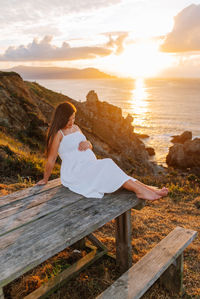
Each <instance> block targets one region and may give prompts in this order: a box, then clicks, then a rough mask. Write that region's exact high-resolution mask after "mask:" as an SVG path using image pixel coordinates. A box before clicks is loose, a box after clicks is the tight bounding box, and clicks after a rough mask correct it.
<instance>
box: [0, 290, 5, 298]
mask: <svg viewBox="0 0 200 299" xmlns="http://www.w3.org/2000/svg"><path fill="white" fill-rule="evenodd" d="M0 299H4V294H3V288H0Z"/></svg>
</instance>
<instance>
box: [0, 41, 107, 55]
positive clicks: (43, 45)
mask: <svg viewBox="0 0 200 299" xmlns="http://www.w3.org/2000/svg"><path fill="white" fill-rule="evenodd" d="M52 39H53V37H52V36H45V37H44V38H43V39H42V40H41V41H38V40H37V39H34V40H33V42H32V43H30V44H28V45H27V46H24V45H21V46H19V47H16V48H15V47H9V48H8V49H7V50H6V51H5V52H4V54H3V55H0V61H42V60H43V61H45V60H46V61H47V60H52V61H53V60H54V61H56V60H77V59H92V58H96V57H97V56H107V55H110V54H111V53H112V50H111V49H108V48H106V47H98V46H93V47H92V46H91V47H86V46H85V47H71V46H70V45H69V43H67V42H63V44H62V46H61V47H57V46H55V45H53V44H52V43H51V42H52Z"/></svg>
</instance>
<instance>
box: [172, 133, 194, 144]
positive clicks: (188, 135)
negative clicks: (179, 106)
mask: <svg viewBox="0 0 200 299" xmlns="http://www.w3.org/2000/svg"><path fill="white" fill-rule="evenodd" d="M172 137H173V139H172V140H171V142H172V143H182V144H183V143H184V142H185V141H187V140H192V132H190V131H185V132H183V133H182V134H181V135H175V136H172Z"/></svg>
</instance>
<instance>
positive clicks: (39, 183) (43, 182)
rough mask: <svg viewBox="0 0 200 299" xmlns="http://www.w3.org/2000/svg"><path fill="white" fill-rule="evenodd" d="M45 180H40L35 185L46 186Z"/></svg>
mask: <svg viewBox="0 0 200 299" xmlns="http://www.w3.org/2000/svg"><path fill="white" fill-rule="evenodd" d="M47 182H48V181H47V180H45V179H42V180H40V181H39V182H37V184H36V185H46V184H47Z"/></svg>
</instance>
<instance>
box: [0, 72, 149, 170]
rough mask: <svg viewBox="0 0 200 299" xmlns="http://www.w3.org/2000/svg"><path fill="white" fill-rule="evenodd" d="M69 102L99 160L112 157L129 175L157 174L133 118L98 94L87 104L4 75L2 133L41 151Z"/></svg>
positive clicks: (0, 82)
mask: <svg viewBox="0 0 200 299" xmlns="http://www.w3.org/2000/svg"><path fill="white" fill-rule="evenodd" d="M66 100H68V101H71V102H72V103H73V104H74V105H75V106H76V107H77V116H76V123H77V124H78V125H79V126H80V128H81V129H82V131H83V133H84V134H85V135H86V137H87V138H88V139H89V140H90V141H91V142H92V144H93V149H94V152H95V153H96V155H97V156H98V158H104V157H111V158H112V159H113V160H115V162H116V163H117V164H118V165H119V166H120V167H122V168H123V169H124V170H126V171H127V172H128V173H129V174H133V173H136V174H138V175H140V174H145V173H152V172H153V166H152V164H151V163H150V162H149V160H148V154H147V152H146V150H145V146H144V144H143V142H142V141H140V140H139V139H138V137H137V136H136V135H135V134H134V132H133V131H134V130H133V126H132V117H131V116H130V115H128V116H127V117H126V118H124V117H123V116H122V111H121V109H120V108H118V107H116V106H113V105H111V104H108V103H107V102H101V101H99V99H98V96H97V95H96V93H95V92H94V91H90V92H89V93H88V95H87V99H86V101H85V102H78V101H75V100H73V99H71V98H69V97H67V96H64V95H62V94H59V93H55V92H53V91H50V90H48V89H46V88H44V87H42V86H40V85H39V84H37V83H31V82H24V81H23V80H22V78H21V77H20V76H19V75H18V74H17V73H14V72H9V73H8V72H0V130H1V132H4V134H8V135H9V136H12V138H15V139H19V140H20V141H21V142H23V143H24V144H26V145H28V146H29V147H30V149H31V150H35V151H37V150H38V151H40V152H41V151H43V150H44V144H45V134H46V130H47V127H48V124H49V122H50V119H51V115H52V112H53V110H54V108H55V106H56V105H57V104H58V103H61V102H64V101H66Z"/></svg>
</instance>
